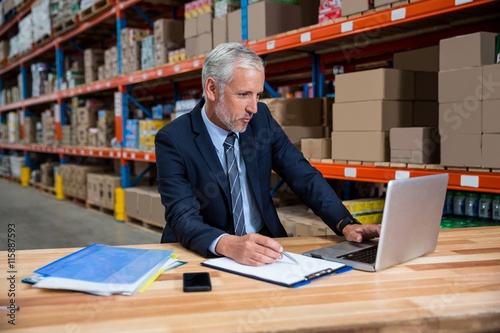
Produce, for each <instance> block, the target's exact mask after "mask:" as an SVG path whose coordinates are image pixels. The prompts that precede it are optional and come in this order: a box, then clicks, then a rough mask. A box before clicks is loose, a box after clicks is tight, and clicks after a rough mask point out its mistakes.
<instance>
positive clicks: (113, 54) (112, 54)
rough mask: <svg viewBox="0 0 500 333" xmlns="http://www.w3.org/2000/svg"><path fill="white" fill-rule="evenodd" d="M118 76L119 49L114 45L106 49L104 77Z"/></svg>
mask: <svg viewBox="0 0 500 333" xmlns="http://www.w3.org/2000/svg"><path fill="white" fill-rule="evenodd" d="M122 57H123V55H122ZM98 70H99V68H98ZM116 76H118V50H117V48H116V46H112V47H110V48H109V49H106V50H105V51H104V78H105V79H111V78H114V77H116Z"/></svg>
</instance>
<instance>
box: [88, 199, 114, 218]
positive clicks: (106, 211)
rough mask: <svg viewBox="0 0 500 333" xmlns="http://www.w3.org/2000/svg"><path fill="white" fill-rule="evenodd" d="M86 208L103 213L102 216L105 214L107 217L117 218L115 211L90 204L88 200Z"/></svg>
mask: <svg viewBox="0 0 500 333" xmlns="http://www.w3.org/2000/svg"><path fill="white" fill-rule="evenodd" d="M85 208H87V209H88V210H93V211H96V212H99V213H102V214H104V215H106V216H111V217H113V218H114V217H115V211H114V210H112V209H109V208H105V207H102V206H100V205H97V204H95V203H92V202H90V201H88V200H87V201H85Z"/></svg>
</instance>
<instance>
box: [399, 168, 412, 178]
mask: <svg viewBox="0 0 500 333" xmlns="http://www.w3.org/2000/svg"><path fill="white" fill-rule="evenodd" d="M406 178H410V171H403V170H396V179H406Z"/></svg>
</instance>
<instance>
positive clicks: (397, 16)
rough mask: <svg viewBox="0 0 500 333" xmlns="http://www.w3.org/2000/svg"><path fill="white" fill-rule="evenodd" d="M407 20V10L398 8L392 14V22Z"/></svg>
mask: <svg viewBox="0 0 500 333" xmlns="http://www.w3.org/2000/svg"><path fill="white" fill-rule="evenodd" d="M404 18H406V8H398V9H395V10H393V11H392V12H391V21H399V20H402V19H404Z"/></svg>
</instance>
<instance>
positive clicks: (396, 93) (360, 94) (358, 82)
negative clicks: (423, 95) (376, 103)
mask: <svg viewBox="0 0 500 333" xmlns="http://www.w3.org/2000/svg"><path fill="white" fill-rule="evenodd" d="M414 97H415V79H414V74H413V72H411V71H403V70H399V69H392V68H380V69H373V70H367V71H361V72H354V73H347V74H340V75H337V76H336V82H335V102H336V103H343V102H361V101H372V100H381V99H383V100H407V101H409V100H413V99H414Z"/></svg>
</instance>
